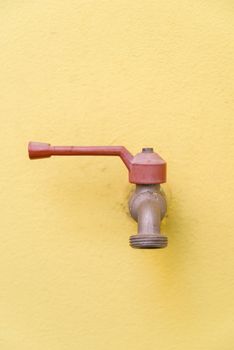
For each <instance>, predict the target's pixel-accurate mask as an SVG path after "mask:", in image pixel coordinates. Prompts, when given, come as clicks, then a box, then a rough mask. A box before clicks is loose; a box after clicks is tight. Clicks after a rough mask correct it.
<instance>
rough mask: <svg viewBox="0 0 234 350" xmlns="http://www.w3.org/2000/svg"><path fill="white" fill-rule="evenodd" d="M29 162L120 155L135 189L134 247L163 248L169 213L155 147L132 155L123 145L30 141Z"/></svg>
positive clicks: (131, 206) (163, 164)
mask: <svg viewBox="0 0 234 350" xmlns="http://www.w3.org/2000/svg"><path fill="white" fill-rule="evenodd" d="M28 154H29V158H30V159H38V158H48V157H50V156H77V155H79V156H82V155H86V156H94V155H95V156H119V157H120V158H121V159H122V161H123V163H124V164H125V166H126V167H127V169H128V172H129V182H130V183H133V184H136V189H135V191H134V193H133V194H132V196H131V198H130V200H129V211H130V214H131V216H132V217H133V219H134V220H135V221H137V223H138V231H137V234H135V235H132V236H130V239H129V243H130V246H131V247H133V248H143V249H149V248H164V247H166V246H167V237H166V236H164V235H162V234H161V233H160V223H161V220H162V219H163V217H164V216H165V213H166V208H167V206H166V197H165V194H164V193H163V191H162V190H161V187H160V184H161V183H164V182H166V162H165V161H164V160H163V159H162V158H161V157H160V156H159V155H158V154H157V153H155V152H154V150H153V148H150V147H147V148H143V149H142V152H140V153H138V154H136V155H135V156H133V155H132V154H131V153H130V152H129V151H128V150H127V149H126V148H125V147H123V146H51V145H50V144H49V143H42V142H29V144H28Z"/></svg>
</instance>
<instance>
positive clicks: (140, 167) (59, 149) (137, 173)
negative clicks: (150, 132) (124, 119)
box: [28, 142, 166, 184]
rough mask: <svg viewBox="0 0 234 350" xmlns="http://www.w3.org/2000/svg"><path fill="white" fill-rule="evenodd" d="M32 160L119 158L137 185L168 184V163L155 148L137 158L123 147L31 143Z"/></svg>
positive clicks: (30, 153)
mask: <svg viewBox="0 0 234 350" xmlns="http://www.w3.org/2000/svg"><path fill="white" fill-rule="evenodd" d="M28 153H29V158H30V159H38V158H48V157H50V156H84V155H86V156H92V155H93V156H119V157H120V158H121V159H122V161H123V162H124V164H125V165H126V167H127V168H128V171H129V181H130V182H131V183H135V184H159V183H163V182H166V162H165V161H164V160H163V159H162V158H161V157H160V156H159V155H158V154H157V153H154V151H153V148H143V149H142V152H140V153H138V154H137V155H136V156H135V157H133V155H132V154H131V153H130V152H129V151H128V150H127V149H126V148H125V147H123V146H51V145H50V144H48V143H41V142H29V145H28Z"/></svg>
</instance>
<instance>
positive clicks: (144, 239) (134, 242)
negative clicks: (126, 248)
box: [129, 234, 167, 249]
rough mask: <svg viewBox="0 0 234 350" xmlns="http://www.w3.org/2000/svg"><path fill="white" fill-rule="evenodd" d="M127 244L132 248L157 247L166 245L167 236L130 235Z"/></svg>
mask: <svg viewBox="0 0 234 350" xmlns="http://www.w3.org/2000/svg"><path fill="white" fill-rule="evenodd" d="M129 244H130V246H131V247H132V248H140V249H159V248H165V247H166V246H167V237H166V236H163V235H155V234H152V235H150V234H138V235H133V236H130V238H129Z"/></svg>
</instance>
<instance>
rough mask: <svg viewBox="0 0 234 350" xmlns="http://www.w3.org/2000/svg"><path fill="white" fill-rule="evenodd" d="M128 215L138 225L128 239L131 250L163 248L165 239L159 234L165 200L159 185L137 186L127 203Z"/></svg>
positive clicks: (165, 244) (165, 243) (164, 210)
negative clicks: (134, 232)
mask: <svg viewBox="0 0 234 350" xmlns="http://www.w3.org/2000/svg"><path fill="white" fill-rule="evenodd" d="M129 209H130V213H131V215H132V217H133V219H134V220H135V221H137V223H138V230H137V234H136V235H133V236H131V237H130V245H131V247H133V248H145V249H149V248H164V247H166V246H167V237H166V236H163V235H162V234H161V233H160V223H161V220H162V218H163V217H164V215H165V213H166V199H165V196H164V195H163V193H162V192H161V190H160V185H137V186H136V191H135V192H134V193H133V195H132V197H131V198H130V201H129Z"/></svg>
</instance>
